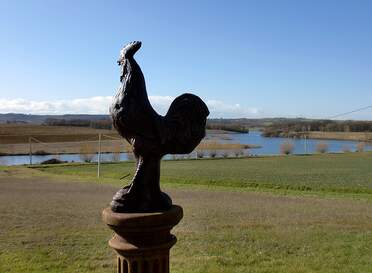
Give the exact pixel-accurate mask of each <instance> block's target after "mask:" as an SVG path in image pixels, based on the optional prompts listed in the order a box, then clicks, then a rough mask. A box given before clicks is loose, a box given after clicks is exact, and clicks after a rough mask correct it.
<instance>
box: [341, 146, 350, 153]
mask: <svg viewBox="0 0 372 273" xmlns="http://www.w3.org/2000/svg"><path fill="white" fill-rule="evenodd" d="M342 151H343V152H344V153H350V152H351V149H350V146H349V145H344V146H342Z"/></svg>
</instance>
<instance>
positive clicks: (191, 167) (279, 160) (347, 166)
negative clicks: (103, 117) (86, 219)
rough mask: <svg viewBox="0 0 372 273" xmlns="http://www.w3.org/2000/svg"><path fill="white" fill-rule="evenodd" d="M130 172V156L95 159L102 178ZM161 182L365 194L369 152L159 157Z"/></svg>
mask: <svg viewBox="0 0 372 273" xmlns="http://www.w3.org/2000/svg"><path fill="white" fill-rule="evenodd" d="M40 170H42V171H44V172H47V173H53V174H64V175H75V176H78V177H85V178H95V177H96V173H97V167H96V165H95V164H84V165H81V164H75V165H67V166H48V167H42V168H40ZM133 172H134V163H133V162H122V163H116V164H102V165H101V174H102V178H103V179H111V180H116V181H118V179H119V178H120V177H122V176H124V175H125V174H131V175H129V176H128V178H127V179H126V180H125V181H126V182H125V181H124V182H121V183H128V180H130V179H131V177H132V175H133ZM161 182H162V183H164V184H166V185H175V184H183V185H185V184H186V185H192V184H194V185H195V184H198V185H209V186H227V187H238V188H242V187H255V188H261V189H290V190H300V191H323V192H339V193H368V194H369V193H372V153H349V154H325V155H311V156H280V157H262V158H241V159H214V160H176V161H163V162H162V170H161ZM119 183H120V182H119Z"/></svg>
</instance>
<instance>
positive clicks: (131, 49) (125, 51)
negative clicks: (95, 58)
mask: <svg viewBox="0 0 372 273" xmlns="http://www.w3.org/2000/svg"><path fill="white" fill-rule="evenodd" d="M141 45H142V43H141V42H140V41H134V42H131V43H129V44H127V45H126V46H124V47H123V48H122V50H120V56H119V60H118V65H123V64H124V63H125V62H124V61H125V60H126V59H129V58H132V57H133V55H134V54H135V53H136V52H137V50H138V49H140V48H141Z"/></svg>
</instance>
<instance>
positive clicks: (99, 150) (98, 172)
mask: <svg viewBox="0 0 372 273" xmlns="http://www.w3.org/2000/svg"><path fill="white" fill-rule="evenodd" d="M97 163H98V164H97V177H98V178H99V175H100V167H101V166H100V165H101V134H100V133H99V134H98V158H97Z"/></svg>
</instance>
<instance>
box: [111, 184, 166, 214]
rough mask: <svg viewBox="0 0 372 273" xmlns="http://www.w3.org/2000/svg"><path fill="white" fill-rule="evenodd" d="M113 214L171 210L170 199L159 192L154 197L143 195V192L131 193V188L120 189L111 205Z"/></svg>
mask: <svg viewBox="0 0 372 273" xmlns="http://www.w3.org/2000/svg"><path fill="white" fill-rule="evenodd" d="M110 206H111V210H112V211H113V212H118V213H123V212H127V213H128V212H143V213H145V212H159V211H165V210H168V209H170V208H171V206H172V199H171V198H170V197H169V196H168V194H166V193H164V192H161V191H160V192H159V193H158V194H156V195H151V196H149V195H145V194H143V191H140V192H139V191H132V190H131V186H126V187H124V188H122V189H120V190H119V191H118V192H117V193H116V194H115V195H114V197H113V199H112V201H111V203H110Z"/></svg>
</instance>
